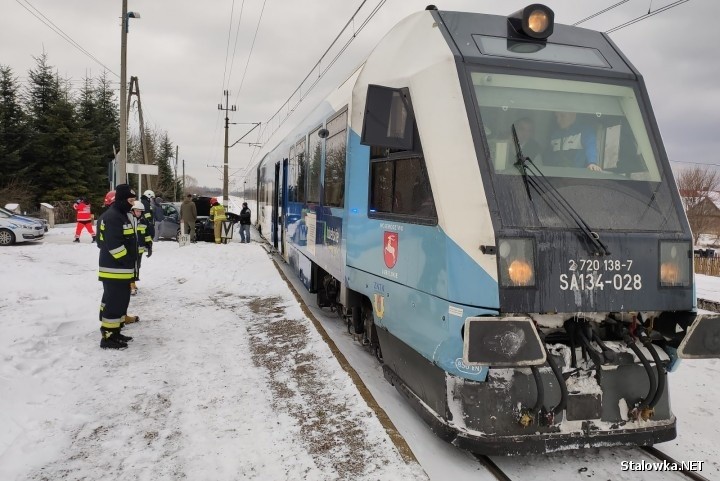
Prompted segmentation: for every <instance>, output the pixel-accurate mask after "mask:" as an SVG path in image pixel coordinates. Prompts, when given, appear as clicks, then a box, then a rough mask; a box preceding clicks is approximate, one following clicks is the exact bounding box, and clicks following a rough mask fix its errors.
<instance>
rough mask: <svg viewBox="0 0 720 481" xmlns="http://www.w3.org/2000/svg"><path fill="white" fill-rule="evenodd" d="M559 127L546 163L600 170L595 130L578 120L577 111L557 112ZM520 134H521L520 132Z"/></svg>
mask: <svg viewBox="0 0 720 481" xmlns="http://www.w3.org/2000/svg"><path fill="white" fill-rule="evenodd" d="M555 121H556V123H557V128H556V129H555V130H553V132H552V133H551V135H550V149H549V152H548V155H547V157H548V158H547V159H546V160H545V161H544V163H545V165H554V166H560V167H586V168H587V169H589V170H592V171H595V172H599V171H601V170H602V169H601V168H600V165H599V164H598V154H597V136H596V134H595V130H594V129H593V128H592V127H591V126H589V125H586V124H583V123H582V122H580V121H578V119H577V113H575V112H555ZM518 135H519V134H518Z"/></svg>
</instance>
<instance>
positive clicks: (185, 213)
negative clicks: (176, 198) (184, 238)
mask: <svg viewBox="0 0 720 481" xmlns="http://www.w3.org/2000/svg"><path fill="white" fill-rule="evenodd" d="M196 221H197V206H196V205H195V202H193V201H192V194H188V195H186V196H185V200H183V202H182V204H181V205H180V222H181V225H182V233H183V234H190V242H197V239H196V236H195V222H196Z"/></svg>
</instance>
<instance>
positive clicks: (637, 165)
mask: <svg viewBox="0 0 720 481" xmlns="http://www.w3.org/2000/svg"><path fill="white" fill-rule="evenodd" d="M472 79H473V84H474V87H475V95H476V98H477V101H478V104H479V106H480V115H481V117H482V123H483V129H484V131H485V135H486V138H487V141H488V145H489V147H490V153H491V157H492V164H493V168H494V171H495V172H496V173H497V174H501V175H520V171H519V170H518V169H517V168H516V167H515V161H516V150H515V145H514V140H513V138H512V127H513V126H515V129H516V132H517V135H518V140H519V142H520V146H521V148H522V150H523V154H524V155H526V156H530V158H532V159H533V161H534V162H535V163H536V164H537V165H538V166H539V167H540V168H542V172H543V174H544V175H546V176H550V177H579V178H592V179H602V178H611V179H615V180H647V181H654V182H657V181H659V180H660V169H659V167H658V163H657V161H656V159H655V154H654V152H653V149H652V144H651V141H650V139H649V136H648V132H647V129H646V126H645V120H644V118H643V116H642V111H641V109H640V106H639V104H638V100H637V98H636V94H635V90H634V89H633V88H631V87H625V86H620V85H612V84H600V83H592V82H579V81H571V80H560V79H549V78H538V77H522V76H517V75H503V74H487V73H477V72H476V73H473V74H472ZM591 164H594V165H591ZM595 167H597V168H595Z"/></svg>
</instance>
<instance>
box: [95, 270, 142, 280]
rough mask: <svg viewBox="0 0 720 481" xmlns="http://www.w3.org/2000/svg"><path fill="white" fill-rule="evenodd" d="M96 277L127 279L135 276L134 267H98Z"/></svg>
mask: <svg viewBox="0 0 720 481" xmlns="http://www.w3.org/2000/svg"><path fill="white" fill-rule="evenodd" d="M98 277H100V278H101V279H128V280H132V279H133V278H134V277H135V269H113V268H112V267H100V270H99V272H98Z"/></svg>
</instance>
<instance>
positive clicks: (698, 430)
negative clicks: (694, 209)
mask: <svg viewBox="0 0 720 481" xmlns="http://www.w3.org/2000/svg"><path fill="white" fill-rule="evenodd" d="M72 227H73V226H60V227H58V228H55V229H52V230H51V231H50V233H48V235H47V236H46V239H45V240H44V241H43V242H42V243H37V244H26V245H18V246H11V247H5V248H2V249H0V266H2V271H1V272H2V275H1V276H0V292H2V295H1V297H0V319H2V321H0V481H14V480H18V481H20V480H23V481H24V480H57V479H69V480H76V479H78V480H79V479H86V480H100V479H103V480H105V479H133V480H135V479H138V480H153V481H154V480H175V479H187V480H235V479H237V480H240V479H258V480H283V479H288V480H289V479H293V480H296V479H309V480H325V479H353V480H354V479H361V480H362V479H367V480H371V479H373V480H374V479H378V480H404V479H426V478H427V477H430V478H431V479H437V480H445V479H453V480H464V479H473V480H478V479H492V477H490V476H489V475H488V474H487V473H486V472H485V471H484V469H483V468H482V467H480V466H479V464H478V463H477V460H475V459H474V458H473V457H472V456H470V455H469V454H468V453H465V452H462V451H460V450H458V449H456V448H454V447H453V446H450V445H448V444H446V443H443V442H442V441H440V440H439V439H437V437H435V436H434V435H433V434H432V433H431V432H430V431H429V429H427V427H426V426H425V425H424V424H423V423H422V421H420V419H419V418H418V416H417V415H416V414H415V413H414V412H413V411H412V409H411V408H410V407H409V406H408V405H407V403H405V402H404V400H403V399H402V398H401V397H400V396H399V395H398V394H397V392H396V391H395V390H394V388H393V387H392V386H390V385H389V384H388V383H387V382H386V381H384V379H383V378H382V372H381V369H380V367H379V365H378V364H377V363H376V362H375V361H374V359H373V358H372V356H370V355H369V354H367V353H366V352H365V350H364V348H362V346H360V345H359V344H357V343H355V342H354V341H352V339H350V336H349V335H347V333H346V331H345V328H344V326H343V325H342V323H341V322H338V320H337V318H335V319H332V317H333V316H332V315H327V313H324V312H323V311H320V310H318V309H317V308H314V307H311V309H310V310H311V312H312V313H313V314H314V315H315V316H316V317H317V318H319V319H320V321H321V324H322V325H323V326H324V327H325V329H326V330H327V331H328V333H329V335H330V337H331V338H332V339H333V341H334V342H335V343H336V344H337V345H338V347H339V348H340V350H341V351H342V352H343V353H344V354H345V357H347V358H348V360H349V361H350V363H351V364H352V365H353V367H354V368H355V370H356V371H357V372H358V374H359V375H360V377H361V378H362V380H363V381H364V383H365V385H366V386H367V387H368V389H369V392H370V393H372V395H373V396H374V398H375V399H376V400H377V402H378V404H379V405H380V407H381V408H382V409H384V410H385V412H387V414H388V415H389V417H390V419H391V420H392V422H393V423H395V426H396V427H397V430H398V431H399V432H400V433H401V434H402V435H403V436H404V438H405V440H406V442H407V444H408V445H409V447H410V448H411V449H412V452H413V454H414V455H415V457H416V458H417V460H418V461H419V463H420V465H421V466H422V467H420V466H419V465H418V464H417V463H415V462H414V461H413V460H412V456H407V453H406V452H405V451H403V450H402V448H403V445H402V443H400V444H398V445H396V444H395V443H394V442H393V440H392V439H391V437H390V436H389V435H388V431H387V430H386V429H385V427H384V426H387V423H385V422H384V421H383V422H381V421H380V420H379V418H378V416H377V414H376V411H375V410H374V409H372V408H371V407H369V405H368V403H366V402H365V401H364V399H363V397H362V396H361V393H360V392H359V389H358V387H357V386H356V384H355V383H353V382H352V380H351V378H350V376H349V375H348V374H347V372H346V371H345V370H344V369H343V368H342V367H341V365H340V364H339V363H338V361H337V359H336V358H335V357H334V356H333V354H332V353H331V351H330V349H329V348H328V346H327V344H326V343H325V342H324V341H323V340H322V338H321V337H320V335H319V334H318V332H317V331H316V330H315V328H314V327H313V325H312V323H311V322H310V321H309V320H308V319H307V317H306V316H305V314H304V313H303V311H302V310H301V308H300V306H299V304H298V303H297V301H296V300H295V297H294V296H293V294H292V293H291V292H290V290H289V289H288V287H287V285H286V284H285V282H284V281H283V280H282V279H281V277H280V276H279V274H278V272H277V270H276V269H275V267H274V265H273V263H272V260H271V259H270V258H269V257H268V255H267V254H266V252H265V250H264V249H263V248H262V247H261V245H260V244H259V243H257V242H254V243H252V244H249V245H246V244H245V245H243V244H239V243H237V242H231V243H230V244H228V245H221V246H217V245H214V244H209V243H198V244H192V245H188V246H185V247H182V248H181V247H179V246H178V245H177V243H175V242H169V241H168V242H161V243H159V244H158V245H156V247H155V249H154V253H153V256H152V257H151V258H150V259H144V260H143V269H142V281H141V282H140V283H139V289H140V291H139V294H138V295H137V296H136V297H133V299H132V301H131V313H133V314H138V315H140V317H141V322H139V323H138V324H134V325H131V326H128V327H127V328H126V330H125V333H126V334H128V335H131V336H135V340H134V341H132V342H131V345H130V347H129V349H127V350H125V351H121V352H113V351H103V350H101V349H99V347H98V345H99V336H100V334H99V323H98V321H97V309H98V305H99V300H100V296H101V291H102V289H101V284H100V283H99V282H98V281H97V276H96V272H97V248H96V247H95V245H93V244H90V243H89V238H88V237H87V236H86V237H84V238H83V243H81V244H79V245H78V244H73V243H72V242H71V241H72V233H73V232H72ZM253 235H256V233H253ZM714 282H715V279H708V280H704V279H702V278H699V280H698V283H699V285H698V293H700V291H701V289H706V290H707V291H708V292H711V293H712V292H714V291H715V289H716V286H715V285H714ZM298 287H299V284H297V283H296V288H297V289H298V291H299V292H301V293H302V291H301V289H302V288H301V287H300V288H298ZM717 291H718V292H720V283H718V285H717ZM717 297H718V298H720V293H718V294H717ZM305 298H307V299H309V298H310V296H305ZM308 304H311V303H310V302H308ZM719 375H720V362H718V361H717V360H711V361H699V362H684V363H683V364H682V365H681V366H680V368H679V370H678V371H677V372H675V373H673V374H671V375H670V390H671V396H672V405H673V410H674V412H675V414H676V415H677V417H678V438H677V439H676V440H674V441H672V442H669V443H664V444H660V445H658V446H657V447H658V448H660V449H661V450H662V451H664V452H666V453H668V454H670V455H671V456H673V457H675V458H676V459H678V460H681V461H693V460H701V461H705V463H706V464H705V466H704V469H703V472H702V473H701V474H702V475H703V476H705V477H706V478H708V479H714V480H720V467H719V465H718V459H719V458H720V456H718V454H719V453H720V448H718V445H720V444H719V443H720V428H718V424H717V422H716V415H717V413H718V401H717V400H718V397H720V386H718V384H717V379H718V377H719ZM398 446H400V447H399V448H398ZM638 456H639V454H638V453H637V452H636V451H633V450H631V449H613V450H588V451H580V452H571V453H562V454H557V455H551V456H528V457H511V458H495V462H496V463H498V464H499V465H500V466H501V467H502V469H503V470H505V471H506V472H507V473H508V474H510V476H511V477H512V478H513V479H535V478H542V477H546V478H548V479H553V480H566V479H568V480H571V479H585V480H587V479H591V480H598V481H604V480H607V479H612V480H646V479H647V480H657V479H681V478H679V477H678V475H677V474H673V473H659V472H649V473H640V472H623V471H621V468H620V463H621V461H623V460H625V461H639V460H640V459H639V458H638ZM645 459H648V460H652V459H651V458H647V457H646V458H645Z"/></svg>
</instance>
